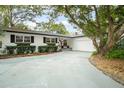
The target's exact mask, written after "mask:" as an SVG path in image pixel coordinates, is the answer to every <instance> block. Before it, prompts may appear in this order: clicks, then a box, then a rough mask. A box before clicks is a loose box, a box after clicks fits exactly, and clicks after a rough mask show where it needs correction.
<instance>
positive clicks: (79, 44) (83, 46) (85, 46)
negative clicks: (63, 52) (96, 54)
mask: <svg viewBox="0 0 124 93" xmlns="http://www.w3.org/2000/svg"><path fill="white" fill-rule="evenodd" d="M73 50H78V51H95V48H94V46H93V44H92V41H91V40H90V39H89V40H88V39H86V40H85V39H76V40H74V42H73Z"/></svg>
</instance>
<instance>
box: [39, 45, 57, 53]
mask: <svg viewBox="0 0 124 93" xmlns="http://www.w3.org/2000/svg"><path fill="white" fill-rule="evenodd" d="M57 48H58V47H57V46H56V45H55V44H53V43H49V44H48V45H46V46H39V47H38V52H40V53H44V52H57Z"/></svg>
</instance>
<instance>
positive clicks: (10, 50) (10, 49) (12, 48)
mask: <svg viewBox="0 0 124 93" xmlns="http://www.w3.org/2000/svg"><path fill="white" fill-rule="evenodd" d="M15 49H16V46H7V47H6V50H7V54H15Z"/></svg>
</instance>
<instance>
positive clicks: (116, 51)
mask: <svg viewBox="0 0 124 93" xmlns="http://www.w3.org/2000/svg"><path fill="white" fill-rule="evenodd" d="M106 58H109V59H114V58H116V59H117V58H118V59H124V39H122V40H120V41H119V42H118V43H117V44H116V45H115V46H114V47H113V48H112V49H111V51H109V52H108V53H107V54H106Z"/></svg>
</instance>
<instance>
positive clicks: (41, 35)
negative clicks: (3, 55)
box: [0, 29, 95, 52]
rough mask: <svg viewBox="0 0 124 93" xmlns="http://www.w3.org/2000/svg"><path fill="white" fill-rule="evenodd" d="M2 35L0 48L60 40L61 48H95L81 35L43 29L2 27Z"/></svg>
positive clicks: (85, 49) (38, 44)
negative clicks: (24, 29) (49, 31)
mask: <svg viewBox="0 0 124 93" xmlns="http://www.w3.org/2000/svg"><path fill="white" fill-rule="evenodd" d="M3 31H4V33H3V35H1V36H0V50H4V49H5V48H6V46H15V45H16V44H17V43H30V45H35V46H36V52H37V51H38V50H37V48H38V46H43V45H46V44H47V43H51V42H52V43H56V45H58V44H59V43H60V41H61V46H62V48H63V49H71V50H77V51H94V50H95V48H94V46H93V44H92V41H91V40H90V39H89V38H87V37H85V36H83V35H75V36H69V35H61V34H55V33H45V32H43V31H27V30H26V31H23V30H17V29H16V30H14V29H4V30H3Z"/></svg>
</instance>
